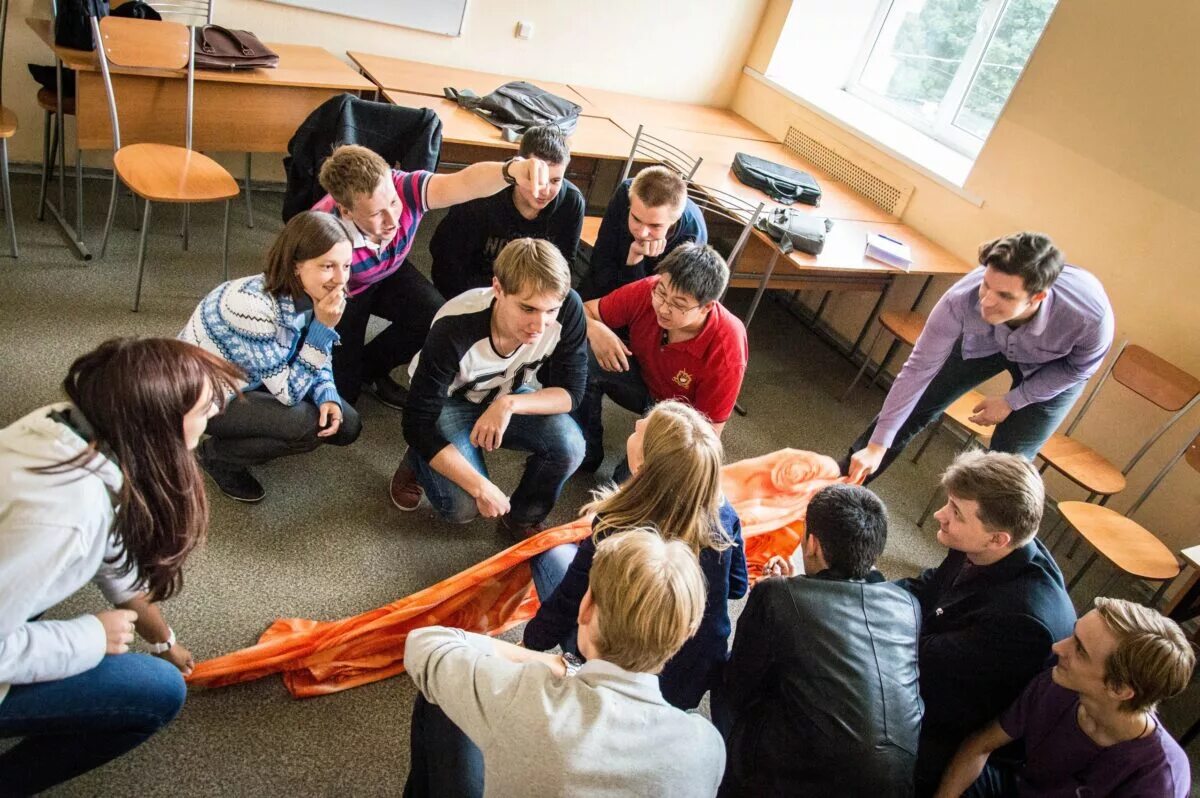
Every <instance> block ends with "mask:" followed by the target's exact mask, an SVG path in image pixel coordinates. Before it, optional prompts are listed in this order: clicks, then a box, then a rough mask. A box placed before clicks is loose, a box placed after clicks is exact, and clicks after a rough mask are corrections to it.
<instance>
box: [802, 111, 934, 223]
mask: <svg viewBox="0 0 1200 798" xmlns="http://www.w3.org/2000/svg"><path fill="white" fill-rule="evenodd" d="M783 144H784V146H785V147H787V148H788V149H789V150H791V151H792V152H794V153H796V154H797V155H799V156H800V157H801V158H803V159H805V160H806V161H809V162H811V163H813V164H814V165H816V166H818V167H820V168H821V169H822V170H823V171H825V172H827V173H828V174H830V175H832V176H833V177H835V178H837V179H838V180H840V181H842V182H843V183H845V184H846V185H848V186H849V187H850V188H852V189H853V190H854V191H855V192H857V193H858V194H861V195H862V196H864V197H866V198H867V199H868V200H870V201H871V202H873V203H875V204H876V205H878V206H879V207H880V208H882V209H883V210H885V211H887V212H888V213H890V214H891V215H892V216H895V217H897V218H899V217H900V216H902V215H903V214H904V209H905V208H906V207H908V201H909V199H910V198H911V197H912V192H913V187H912V185H911V184H905V183H904V181H902V180H899V179H897V178H895V177H894V176H892V175H886V174H884V175H883V176H881V173H882V172H883V171H884V170H883V169H882V168H880V167H879V165H878V164H875V163H872V162H871V161H870V160H869V159H867V158H865V157H863V156H861V155H859V154H858V153H855V152H854V151H852V150H850V149H848V148H842V147H836V148H835V147H834V146H830V145H829V144H825V143H824V142H821V141H817V140H816V139H814V138H813V137H812V136H809V135H808V134H806V133H802V132H801V131H800V130H798V129H796V128H794V127H789V128H788V131H787V137H786V138H784V140H783Z"/></svg>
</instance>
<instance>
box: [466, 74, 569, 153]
mask: <svg viewBox="0 0 1200 798" xmlns="http://www.w3.org/2000/svg"><path fill="white" fill-rule="evenodd" d="M442 91H443V92H444V93H445V95H446V97H448V98H449V99H451V100H454V101H455V102H457V103H458V104H459V105H460V106H462V107H463V108H466V109H467V110H469V111H471V112H473V113H476V114H478V115H479V116H481V117H483V118H484V119H486V120H487V121H488V122H491V123H492V124H493V125H495V126H496V127H498V128H500V130H501V132H502V133H503V135H504V138H505V139H506V140H508V141H516V140H517V139H519V138H520V137H521V136H522V135H524V134H525V131H526V130H528V129H529V128H531V127H538V126H540V125H557V126H558V128H559V129H560V130H562V132H563V135H564V136H569V135H571V134H572V133H574V132H575V126H576V125H577V124H578V123H579V114H580V113H581V112H582V111H583V109H582V108H580V107H579V106H578V105H576V104H575V103H573V102H571V101H570V100H564V99H563V98H562V97H559V96H558V95H557V94H551V93H550V92H548V91H546V90H545V89H539V88H538V87H537V86H534V85H533V84H532V83H526V82H524V81H520V80H518V81H514V82H512V83H505V84H504V85H503V86H501V87H499V88H498V89H496V90H495V91H494V92H492V93H491V94H488V95H485V96H483V97H479V96H477V95H476V94H475V93H474V92H472V91H471V90H470V89H452V88H449V87H447V88H445V89H442Z"/></svg>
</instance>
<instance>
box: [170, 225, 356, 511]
mask: <svg viewBox="0 0 1200 798" xmlns="http://www.w3.org/2000/svg"><path fill="white" fill-rule="evenodd" d="M351 243H352V242H351V239H350V231H349V230H348V229H347V227H346V225H345V224H344V223H343V222H342V221H341V220H340V219H339V218H338V217H337V216H334V215H332V214H328V213H316V212H313V211H305V212H304V213H298V214H296V215H295V216H293V217H292V218H291V221H289V222H288V223H287V225H285V226H284V228H283V231H282V232H281V233H280V234H279V237H278V238H277V239H275V244H274V245H273V246H272V247H271V251H270V253H268V255H267V264H266V270H265V271H264V272H263V273H262V274H255V275H252V276H250V277H240V278H238V279H236V280H230V281H229V282H227V283H221V284H220V285H218V286H217V287H216V288H214V289H213V290H212V291H211V292H210V293H209V294H208V296H206V297H204V299H202V300H201V301H200V305H199V306H198V307H197V308H196V310H195V312H194V313H192V317H191V319H190V320H189V321H188V323H187V326H186V327H184V328H183V332H181V333H180V334H179V337H180V338H182V339H183V340H185V341H189V342H191V343H194V344H196V345H197V346H201V347H203V348H205V349H207V350H208V351H209V352H212V353H213V354H215V355H219V356H221V357H223V358H225V359H226V360H228V361H229V362H230V363H233V364H234V365H236V366H238V367H239V368H241V369H242V370H244V371H245V372H246V381H245V383H244V384H243V385H241V386H239V387H241V388H242V389H243V391H244V393H243V395H242V398H241V399H239V400H238V401H236V402H231V403H230V405H229V407H228V408H226V410H225V412H224V413H222V414H221V415H220V416H218V417H216V418H214V419H213V420H212V423H211V424H209V425H208V434H209V437H208V439H207V440H205V441H204V443H203V444H202V445H201V447H200V449H199V452H198V454H199V459H200V465H201V466H202V467H203V468H204V470H205V471H207V472H208V475H209V476H210V477H212V479H213V481H214V482H215V483H217V487H219V488H220V489H221V492H223V493H224V494H225V495H226V496H229V497H230V498H232V499H237V500H238V501H243V502H256V501H259V500H261V499H262V498H263V496H264V493H265V492H264V490H263V486H262V485H261V484H260V483H259V481H258V480H257V479H255V477H254V475H253V474H251V473H250V468H249V467H250V466H254V465H261V464H263V463H266V462H269V461H271V460H274V459H276V458H278V457H283V456H285V455H289V454H302V453H304V452H310V451H312V450H313V449H316V448H317V447H318V446H320V445H321V444H323V443H328V444H332V445H334V446H348V445H350V444H351V443H354V441H356V440H357V439H358V434H359V432H360V430H361V429H362V424H361V423H360V422H359V418H358V413H356V412H355V410H354V406H353V405H351V404H350V403H349V402H346V401H343V400H342V398H341V397H340V396H339V395H338V390H337V385H336V384H335V383H334V379H333V365H332V361H333V346H334V344H336V343H338V342H339V341H340V340H341V339H340V337H339V336H338V333H337V332H336V331H335V330H334V328H335V327H337V325H338V322H339V321H341V318H342V312H343V311H344V310H345V309H346V282H347V280H349V279H350V256H351V252H352V249H351Z"/></svg>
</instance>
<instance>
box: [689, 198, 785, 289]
mask: <svg viewBox="0 0 1200 798" xmlns="http://www.w3.org/2000/svg"><path fill="white" fill-rule="evenodd" d="M687 195H688V199H690V200H691V201H692V202H694V203H696V205H697V207H699V208H700V210H701V211H705V212H707V213H712V214H715V215H717V216H721V217H723V218H725V219H728V220H730V221H731V222H735V223H736V224H740V225H741V226H742V229H741V232H740V233H739V234H738V238H737V241H736V242H735V243H734V245H733V249H731V250H730V251H729V257H728V258H727V259H726V263H727V264H728V266H729V271H730V272H732V271H733V265H734V264H735V263H737V259H738V258H739V257H740V256H741V254H742V250H743V249H745V247H746V242H747V241H749V240H750V233H751V232H752V231H753V230H754V223H755V222H757V221H758V217H759V216H761V215H762V212H763V208H764V207H766V203H764V202H759V203H758V204H757V205H753V204H751V203H749V202H747V201H746V200H744V199H742V198H741V197H738V196H736V195H734V194H730V193H729V192H727V191H722V190H720V189H717V188H712V187H711V186H705V185H702V184H700V183H694V182H692V181H690V180H689V181H688V184H687ZM728 291H729V286H728V285H726V286H725V292H724V293H722V295H721V296H722V298H724V295H725V293H728Z"/></svg>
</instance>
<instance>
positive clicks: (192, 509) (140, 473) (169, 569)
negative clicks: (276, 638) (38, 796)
mask: <svg viewBox="0 0 1200 798" xmlns="http://www.w3.org/2000/svg"><path fill="white" fill-rule="evenodd" d="M242 376H243V375H242V373H241V372H240V371H239V370H238V369H237V368H235V367H233V366H231V365H229V364H228V363H226V362H225V361H224V360H221V359H220V358H217V357H214V356H213V355H211V354H209V353H207V352H205V351H203V350H202V349H199V348H198V347H195V346H192V345H191V344H187V343H184V342H182V341H176V340H171V339H162V338H148V339H141V340H138V339H132V338H125V339H115V340H112V341H108V342H106V343H104V344H101V345H100V346H99V347H98V348H97V349H95V350H94V351H92V352H89V353H88V354H86V355H83V356H82V357H80V358H79V359H78V360H76V361H75V362H74V363H73V364H72V365H71V368H70V370H69V371H68V373H67V378H66V380H64V382H63V388H64V390H65V391H66V394H67V397H68V399H69V401H68V402H64V403H59V404H54V405H50V406H48V407H43V408H40V409H38V410H35V411H33V412H32V413H29V414H28V415H27V416H25V417H24V418H22V419H20V420H18V421H16V422H14V423H13V424H11V425H9V426H8V427H6V428H4V429H3V430H0V737H22V738H24V739H23V740H21V742H19V743H17V744H16V745H15V746H13V747H12V748H10V749H9V750H7V751H6V752H4V753H2V754H0V793H3V794H5V795H8V794H16V795H27V794H32V793H35V792H40V791H41V790H44V789H46V788H48V787H50V786H52V785H54V784H58V783H59V782H62V781H66V780H67V779H70V778H73V777H75V776H77V775H79V774H80V773H84V772H86V771H88V770H91V769H92V768H95V767H98V766H99V765H102V764H104V763H105V762H107V761H109V760H110V759H113V758H114V757H117V756H120V755H121V754H123V753H125V752H126V751H128V750H129V749H131V748H133V747H135V746H137V745H139V744H140V743H142V742H144V741H145V740H146V739H147V738H149V737H150V735H152V734H153V733H154V732H155V731H156V730H157V729H158V728H160V727H161V726H163V725H164V724H166V723H167V722H169V721H170V720H171V719H172V718H173V717H174V716H175V714H176V713H177V712H178V711H179V708H180V707H181V706H182V705H183V700H184V696H185V689H184V685H183V677H182V674H185V673H187V672H188V671H190V670H191V668H192V656H191V654H190V653H189V652H188V650H187V649H186V648H184V647H183V646H182V645H180V644H179V643H177V642H175V634H174V632H172V631H171V629H170V628H169V627H168V626H167V623H166V621H165V620H164V619H163V616H162V613H161V612H160V611H159V609H158V606H157V604H156V602H158V601H161V600H163V599H166V598H169V597H170V596H172V595H174V594H175V593H177V592H178V591H179V589H180V588H181V587H182V586H183V574H182V571H181V568H182V565H183V561H184V559H185V558H186V557H187V555H188V553H189V552H190V551H191V550H192V549H193V548H195V546H196V544H197V543H199V542H200V541H201V540H202V539H203V538H204V534H205V531H206V530H207V527H208V504H207V501H206V500H205V495H204V478H203V476H202V474H201V472H200V469H199V468H198V467H197V465H196V460H195V457H194V456H193V454H192V449H194V448H195V447H196V444H197V443H198V442H199V440H200V436H201V435H202V434H203V432H204V428H205V424H206V422H207V420H208V418H209V417H210V416H212V415H213V414H214V413H216V412H218V411H219V410H220V409H221V408H222V407H223V406H224V402H225V396H226V395H227V393H228V392H229V391H231V390H232V389H233V387H234V386H236V385H237V384H238V382H239V381H240V380H241V379H242ZM89 581H91V582H95V583H96V584H97V586H98V587H99V588H100V590H101V592H102V593H103V594H104V596H105V598H107V599H108V600H109V601H110V602H111V603H112V604H113V605H114V606H115V607H116V609H111V610H105V611H102V612H98V613H95V614H87V615H81V616H79V617H76V618H72V619H70V620H42V619H41V615H42V614H43V613H44V612H45V611H46V610H48V609H50V608H51V607H53V606H54V605H56V604H58V603H59V602H60V601H62V600H63V599H65V598H67V597H68V596H70V595H71V594H72V593H74V592H75V591H77V590H79V588H81V587H83V586H84V585H85V584H87V583H88V582H89ZM135 631H136V632H137V634H138V635H139V636H141V638H142V639H143V640H145V641H146V643H147V644H149V647H150V650H151V651H152V652H153V653H154V654H155V655H156V656H148V655H146V654H129V653H127V652H128V651H129V644H130V643H131V642H132V640H133V637H134V632H135Z"/></svg>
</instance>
